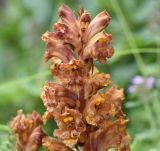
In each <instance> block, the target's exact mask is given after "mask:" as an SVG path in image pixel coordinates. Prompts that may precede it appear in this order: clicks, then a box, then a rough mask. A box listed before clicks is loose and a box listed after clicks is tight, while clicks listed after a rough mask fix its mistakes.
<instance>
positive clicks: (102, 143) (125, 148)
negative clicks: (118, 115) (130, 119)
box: [84, 119, 130, 151]
mask: <svg viewBox="0 0 160 151" xmlns="http://www.w3.org/2000/svg"><path fill="white" fill-rule="evenodd" d="M126 124H127V121H126V120H124V119H119V120H117V121H116V122H114V123H113V124H111V125H110V126H108V127H107V128H106V129H99V130H97V131H95V132H93V133H91V134H90V137H89V139H88V140H87V142H86V144H85V146H84V151H106V150H108V149H111V148H116V149H117V150H118V151H130V148H129V143H130V137H129V135H128V134H127V133H126V131H125V129H126Z"/></svg>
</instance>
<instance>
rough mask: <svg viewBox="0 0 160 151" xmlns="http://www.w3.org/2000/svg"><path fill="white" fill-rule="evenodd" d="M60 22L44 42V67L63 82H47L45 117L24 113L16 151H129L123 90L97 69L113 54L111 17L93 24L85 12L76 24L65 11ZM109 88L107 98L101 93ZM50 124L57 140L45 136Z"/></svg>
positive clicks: (16, 128)
mask: <svg viewBox="0 0 160 151" xmlns="http://www.w3.org/2000/svg"><path fill="white" fill-rule="evenodd" d="M59 17H60V19H59V20H58V22H57V23H56V24H55V25H54V32H46V33H45V34H44V35H43V36H42V40H43V41H44V42H45V44H46V48H47V51H46V52H45V61H46V62H47V61H48V60H51V64H52V65H51V73H52V75H53V76H54V77H55V78H56V79H57V81H58V82H57V83H53V82H46V83H45V85H44V87H43V91H42V95H41V97H42V100H43V103H44V106H45V108H46V112H45V113H44V115H43V116H42V117H40V115H38V113H36V112H33V113H32V114H31V115H27V116H25V115H24V114H23V112H22V111H19V112H18V115H17V116H16V117H15V118H13V120H12V121H11V124H10V127H11V128H12V131H13V133H14V134H15V136H16V147H17V151H37V150H39V148H40V147H41V146H44V147H45V148H46V149H47V150H48V151H73V150H75V149H76V150H83V151H106V150H109V149H110V148H115V149H116V150H117V151H130V147H129V143H130V137H129V135H128V134H127V132H126V124H127V119H126V117H125V114H124V113H123V112H122V109H121V106H122V101H123V99H124V94H123V90H122V89H118V88H117V86H116V85H115V84H113V82H112V80H111V77H110V75H109V74H104V73H99V72H98V69H97V68H96V67H95V66H94V65H93V61H94V60H95V59H96V60H98V61H99V62H100V63H103V64H104V63H106V61H107V59H108V58H111V57H112V55H113V53H114V49H113V48H111V47H110V46H109V45H110V43H111V41H112V35H111V34H107V33H105V32H104V29H105V27H106V26H107V25H108V23H109V21H110V16H109V15H108V13H107V12H106V11H103V12H101V13H99V14H98V15H97V16H96V17H95V18H94V19H93V20H91V17H90V14H89V13H88V12H87V11H86V10H84V9H81V10H80V12H79V14H78V18H76V17H75V16H74V14H73V13H72V12H71V10H70V8H69V7H68V6H66V5H62V6H61V7H60V8H59ZM105 87H106V92H105V93H102V92H101V91H99V90H101V89H102V88H105ZM49 119H54V120H55V121H56V122H57V126H58V129H56V130H55V131H54V133H53V135H54V138H50V137H49V136H47V135H46V134H45V132H43V130H42V125H43V124H45V123H46V122H47V121H48V120H49Z"/></svg>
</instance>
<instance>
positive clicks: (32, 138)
mask: <svg viewBox="0 0 160 151" xmlns="http://www.w3.org/2000/svg"><path fill="white" fill-rule="evenodd" d="M41 126H42V119H41V117H40V116H39V115H38V113H37V112H33V113H32V114H31V115H27V116H25V115H24V114H23V113H22V111H21V110H20V111H18V115H17V116H16V117H15V118H13V120H12V121H11V123H10V127H11V129H12V131H13V133H14V134H15V136H16V151H38V150H39V148H40V147H41V146H42V138H43V137H44V136H45V134H44V133H43V131H42V127H41Z"/></svg>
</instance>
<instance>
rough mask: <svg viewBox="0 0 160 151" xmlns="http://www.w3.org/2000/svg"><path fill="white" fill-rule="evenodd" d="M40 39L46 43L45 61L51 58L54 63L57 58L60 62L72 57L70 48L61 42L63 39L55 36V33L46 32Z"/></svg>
mask: <svg viewBox="0 0 160 151" xmlns="http://www.w3.org/2000/svg"><path fill="white" fill-rule="evenodd" d="M42 40H43V41H44V42H45V43H46V47H47V52H46V53H45V61H48V60H49V59H52V61H53V63H56V62H57V61H56V60H57V59H59V60H60V61H61V62H68V61H69V60H71V59H72V58H73V53H72V52H71V50H70V49H69V48H68V47H67V46H66V45H65V44H64V43H63V41H61V40H59V39H58V38H57V37H56V35H55V33H53V32H46V33H45V34H43V36H42ZM55 59H56V60H55Z"/></svg>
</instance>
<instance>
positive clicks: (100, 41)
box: [83, 32, 114, 63]
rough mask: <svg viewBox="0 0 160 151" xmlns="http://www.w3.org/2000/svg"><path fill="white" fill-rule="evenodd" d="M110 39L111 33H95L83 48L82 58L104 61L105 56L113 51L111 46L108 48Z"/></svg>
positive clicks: (108, 56)
mask: <svg viewBox="0 0 160 151" xmlns="http://www.w3.org/2000/svg"><path fill="white" fill-rule="evenodd" d="M111 41H112V35H111V34H106V33H104V32H100V33H98V34H96V35H95V36H94V37H93V38H92V39H91V40H90V41H89V42H88V44H87V45H86V47H85V48H84V50H83V59H84V60H85V59H88V58H93V59H94V58H95V59H98V60H99V61H100V62H101V63H105V62H106V58H110V57H112V55H113V53H114V49H113V48H109V44H110V42H111Z"/></svg>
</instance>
